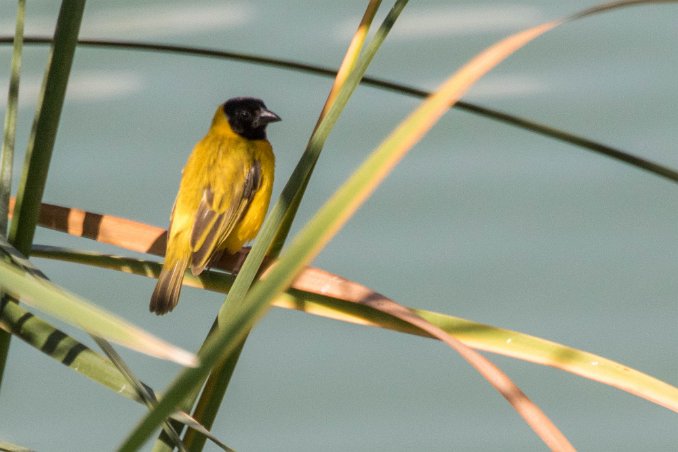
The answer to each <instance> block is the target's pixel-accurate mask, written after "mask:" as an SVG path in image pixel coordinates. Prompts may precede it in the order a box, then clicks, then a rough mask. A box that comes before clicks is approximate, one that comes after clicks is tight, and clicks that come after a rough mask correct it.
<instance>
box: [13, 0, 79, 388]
mask: <svg viewBox="0 0 678 452" xmlns="http://www.w3.org/2000/svg"><path fill="white" fill-rule="evenodd" d="M84 7H85V2H84V0H74V1H72V2H65V1H64V2H63V3H62V4H61V9H60V10H59V17H58V18H57V23H56V29H55V32H54V42H53V44H52V52H51V55H50V59H49V62H48V63H47V69H46V71H45V77H44V79H43V86H42V90H41V93H40V100H39V101H38V107H37V110H36V115H35V120H34V122H33V130H32V131H31V136H30V138H29V143H28V149H27V150H26V163H25V164H24V173H23V176H22V178H21V180H20V183H19V191H18V195H17V196H18V202H17V204H18V206H19V207H18V208H17V211H18V212H17V214H16V215H15V218H14V219H13V221H12V225H11V227H10V230H9V235H8V240H9V242H10V243H11V244H12V245H14V246H15V247H16V248H17V249H18V250H19V252H20V253H22V254H24V255H28V252H29V251H30V249H31V242H32V241H33V234H34V233H35V226H36V220H37V216H38V210H39V208H40V201H41V198H42V192H43V190H44V186H45V181H46V178H47V170H48V168H49V161H50V158H51V155H52V148H53V146H54V139H55V137H56V130H57V127H58V124H59V116H60V115H61V107H62V105H63V100H64V95H65V93H66V85H67V83H68V75H69V73H70V70H71V64H72V62H73V54H74V52H75V46H76V43H77V40H78V32H79V30H80V22H81V20H82V13H83V10H84ZM9 343H10V336H7V335H6V334H4V333H2V334H0V384H1V383H2V378H3V375H4V370H5V365H6V360H7V351H8V349H9Z"/></svg>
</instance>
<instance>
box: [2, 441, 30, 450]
mask: <svg viewBox="0 0 678 452" xmlns="http://www.w3.org/2000/svg"><path fill="white" fill-rule="evenodd" d="M0 450H1V451H3V452H34V450H33V449H30V448H28V447H24V446H18V445H16V444H12V443H8V442H6V441H0Z"/></svg>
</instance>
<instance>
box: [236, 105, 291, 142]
mask: <svg viewBox="0 0 678 452" xmlns="http://www.w3.org/2000/svg"><path fill="white" fill-rule="evenodd" d="M223 109H224V113H225V114H226V118H227V119H228V123H229V124H230V126H231V129H233V131H234V132H235V133H237V134H238V135H240V136H242V137H245V138H249V139H250V140H263V139H264V138H266V125H268V123H270V122H276V121H280V116H278V115H276V114H275V113H273V112H272V111H270V110H268V109H267V108H266V105H264V103H263V102H262V101H261V100H259V99H255V98H253V97H234V98H233V99H229V100H227V101H226V103H225V104H224V106H223Z"/></svg>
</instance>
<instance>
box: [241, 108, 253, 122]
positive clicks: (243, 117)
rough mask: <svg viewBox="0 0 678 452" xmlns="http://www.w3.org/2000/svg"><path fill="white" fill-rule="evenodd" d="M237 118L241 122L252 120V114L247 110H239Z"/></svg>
mask: <svg viewBox="0 0 678 452" xmlns="http://www.w3.org/2000/svg"><path fill="white" fill-rule="evenodd" d="M238 117H239V118H240V119H241V120H243V121H247V120H249V119H251V118H252V114H251V113H250V112H249V111H247V110H240V111H239V112H238Z"/></svg>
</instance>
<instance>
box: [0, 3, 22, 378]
mask: <svg viewBox="0 0 678 452" xmlns="http://www.w3.org/2000/svg"><path fill="white" fill-rule="evenodd" d="M25 15H26V1H25V0H19V1H18V2H17V12H16V27H15V31H14V46H13V49H12V69H11V75H10V79H9V88H8V93H7V110H6V112H5V125H4V134H3V136H4V139H3V142H2V156H1V157H0V158H1V162H0V235H2V237H3V239H4V237H6V236H7V225H8V221H9V198H10V195H11V191H12V169H13V166H14V143H15V141H16V118H17V114H18V111H19V79H20V74H21V56H22V49H23V43H24V19H25ZM5 298H6V297H5V295H4V294H2V293H0V300H4V299H5ZM10 339H11V338H10V336H9V335H8V334H7V333H5V332H3V331H0V384H2V377H3V375H4V373H5V365H6V364H7V356H8V353H9V345H10Z"/></svg>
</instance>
